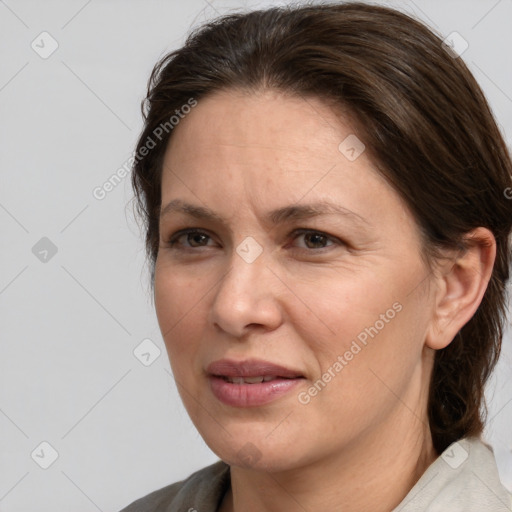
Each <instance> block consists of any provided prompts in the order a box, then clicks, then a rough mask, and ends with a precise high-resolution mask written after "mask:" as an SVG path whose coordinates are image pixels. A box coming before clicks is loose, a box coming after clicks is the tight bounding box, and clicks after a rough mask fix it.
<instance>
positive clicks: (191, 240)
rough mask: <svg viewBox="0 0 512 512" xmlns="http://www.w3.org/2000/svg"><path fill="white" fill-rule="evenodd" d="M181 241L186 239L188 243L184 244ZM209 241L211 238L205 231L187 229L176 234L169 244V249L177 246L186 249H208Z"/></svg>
mask: <svg viewBox="0 0 512 512" xmlns="http://www.w3.org/2000/svg"><path fill="white" fill-rule="evenodd" d="M181 239H184V240H185V241H186V243H185V244H184V243H183V241H180V240H181ZM209 239H210V236H209V235H207V234H206V233H205V232H204V231H198V230H195V229H188V230H187V229H186V230H182V231H178V232H177V233H174V234H173V235H172V236H171V238H170V239H169V241H168V242H167V244H168V246H169V247H174V246H176V245H180V246H183V247H185V248H196V247H207V243H208V240H209ZM187 244H189V245H187Z"/></svg>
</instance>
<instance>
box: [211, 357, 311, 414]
mask: <svg viewBox="0 0 512 512" xmlns="http://www.w3.org/2000/svg"><path fill="white" fill-rule="evenodd" d="M206 371H207V373H208V378H209V382H210V389H211V391H212V393H213V395H214V396H215V397H216V398H217V399H218V400H219V401H221V402H222V403H224V404H226V405H229V406H231V407H255V406H261V405H265V404H268V403H270V402H272V401H274V400H276V399H277V398H279V397H281V396H283V395H285V394H287V393H289V392H290V391H291V390H292V389H294V388H295V387H296V386H297V385H299V383H300V382H301V381H302V380H304V379H305V377H304V375H303V374H302V373H301V372H300V371H297V370H294V369H291V368H285V367H283V366H280V365H277V364H274V363H271V362H269V361H263V360H257V359H250V360H244V361H234V360H229V359H222V360H219V361H215V362H214V363H212V364H210V365H209V366H208V367H207V368H206Z"/></svg>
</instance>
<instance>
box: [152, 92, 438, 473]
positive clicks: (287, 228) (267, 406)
mask: <svg viewBox="0 0 512 512" xmlns="http://www.w3.org/2000/svg"><path fill="white" fill-rule="evenodd" d="M347 137H349V138H348V139H347ZM398 149H399V148H398ZM361 150H363V147H362V146H361V143H360V142H358V140H357V139H356V138H355V136H354V132H353V129H352V128H351V127H350V125H348V124H346V122H344V121H343V119H342V120H340V119H339V117H337V116H336V115H335V114H334V113H333V112H332V111H331V110H330V109H329V107H328V106H327V105H325V104H324V103H323V102H322V101H321V100H319V99H314V98H308V99H307V100H306V99H297V98H292V97H290V96H283V95H282V94H280V93H277V92H275V91H267V92H265V93H260V94H257V95H254V94H253V95H249V94H242V93H241V92H236V91H221V92H217V93H215V94H214V95H211V96H209V97H208V98H205V99H202V100H200V101H199V102H198V104H197V106H196V107H194V108H193V109H192V110H191V112H190V113H189V114H188V115H187V116H186V117H185V118H184V119H182V120H181V121H180V123H179V125H177V126H176V127H175V128H174V133H173V134H172V138H171V140H170V143H169V146H168V148H167V152H166V155H165V161H164V168H163V174H162V210H163V211H164V212H165V214H163V215H162V216H161V218H160V248H159V252H158V258H157V262H156V274H155V304H156V312H157V316H158V321H159V325H160V329H161V331H162V335H163V337H164V340H165V343H166V347H167V351H168V355H169V359H170V362H171V366H172V370H173V373H174V376H175V379H176V382H177V384H178V389H179V392H180V395H181V397H182V399H183V402H184V405H185V407H186V409H187V411H188V414H189V415H190V417H191V419H192V421H193V422H194V424H195V426H196V427H197V429H198V431H199V432H200V434H201V436H202V437H203V438H204V440H205V441H206V443H207V444H208V445H209V446H210V448H211V449H212V450H213V451H214V452H215V453H216V454H217V455H218V456H219V457H220V458H222V459H223V460H225V461H226V462H228V463H229V464H234V465H245V466H250V467H254V468H265V469H270V468H273V469H275V470H278V469H286V468H292V467H298V466H299V465H301V464H306V463H312V462H314V461H316V460H320V459H324V458H326V457H329V456H332V455H334V454H336V453H341V451H342V450H348V448H354V447H356V446H357V445H358V443H372V442H375V443H377V442H386V441H387V440H390V439H393V436H395V437H396V436H397V435H399V436H400V435H402V434H401V432H411V433H412V432H417V431H418V430H419V429H421V428H424V424H425V421H426V415H425V414H426V412H425V411H426V401H427V393H428V379H429V376H430V368H431V363H432V351H431V350H430V349H427V348H425V347H424V342H425V336H426V332H427V329H428V328H429V325H430V323H431V322H432V311H433V309H432V294H431V292H430V288H429V287H428V286H427V285H428V283H429V281H430V276H429V273H428V271H427V270H426V268H425V267H424V265H423V263H422V260H421V257H420V250H421V249H420V239H419V232H418V228H417V226H416V224H415V223H414V221H413V218H412V216H411V214H410V212H409V211H408V210H407V208H406V207H405V206H404V204H403V202H402V201H401V200H400V198H399V196H398V195H397V194H396V193H395V192H394V190H393V189H392V188H391V187H390V186H389V185H388V184H387V183H386V182H385V181H384V180H383V178H382V177H380V175H379V174H377V172H376V171H375V170H374V168H373V167H372V162H371V161H370V160H369V158H368V155H367V152H365V151H364V150H363V151H362V153H361ZM359 153H360V154H359ZM178 200H179V201H180V204H181V205H183V204H184V203H187V204H189V205H192V206H193V208H196V210H193V209H189V213H186V212H184V211H180V209H179V208H178V206H179V205H178V204H177V203H174V205H175V207H174V208H172V207H169V208H167V210H165V207H166V206H167V205H168V204H169V203H170V202H171V201H178ZM327 204H330V205H332V207H331V208H330V210H328V209H327V207H326V206H325V205H327ZM307 205H308V206H311V205H314V206H315V207H316V208H320V207H322V205H323V206H324V208H325V212H324V213H320V214H317V215H313V214H312V212H311V210H309V211H308V209H307V208H306V206H307ZM199 209H202V210H199ZM192 211H195V213H196V215H193V214H192ZM206 211H209V212H210V213H212V214H214V215H212V216H210V217H207V216H204V215H203V216H201V215H199V214H200V213H203V214H204V213H205V212H206ZM276 211H277V213H275V214H274V215H273V216H271V215H270V212H276ZM192 228H193V229H195V230H197V231H198V233H196V234H188V235H187V234H186V233H185V234H180V233H178V234H177V236H176V237H174V235H175V234H176V233H177V232H178V231H181V230H185V229H192ZM299 230H303V231H302V232H301V231H299ZM170 239H174V244H173V245H171V244H170V243H169V240H170ZM226 359H227V360H229V361H230V362H231V363H232V365H230V364H227V365H224V364H219V365H214V366H213V369H212V367H211V366H210V365H211V364H212V363H215V362H217V361H219V360H226ZM255 360H259V361H260V363H262V362H263V363H262V364H260V365H259V366H258V365H255V364H253V365H252V366H251V364H250V363H251V362H253V363H254V361H255ZM229 361H228V362H229ZM266 363H270V364H274V365H279V366H280V367H284V369H287V370H288V373H287V372H286V371H285V370H284V369H276V368H273V367H272V366H268V365H267V366H266ZM210 371H211V372H212V373H214V374H216V375H217V376H212V375H211V374H210ZM243 372H245V373H243ZM219 375H224V376H226V375H230V376H231V377H233V376H235V377H236V376H238V377H240V376H246V377H256V378H255V379H252V380H253V381H254V382H256V383H248V382H247V381H245V380H244V381H243V383H240V380H238V382H236V381H237V379H235V381H234V382H228V381H227V380H226V379H225V378H223V377H221V376H219ZM258 376H266V377H267V379H265V381H264V382H261V383H258V382H257V381H258V380H261V379H257V377H258ZM275 377H278V378H275ZM279 377H280V378H279ZM284 377H287V378H284ZM292 377H296V378H292ZM269 379H270V380H269ZM410 435H413V434H410ZM376 446H377V445H376Z"/></svg>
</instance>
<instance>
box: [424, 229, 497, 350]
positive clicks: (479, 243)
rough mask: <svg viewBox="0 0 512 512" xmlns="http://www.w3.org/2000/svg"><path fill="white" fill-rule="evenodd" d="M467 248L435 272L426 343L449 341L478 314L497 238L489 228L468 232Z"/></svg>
mask: <svg viewBox="0 0 512 512" xmlns="http://www.w3.org/2000/svg"><path fill="white" fill-rule="evenodd" d="M464 238H465V242H464V250H462V251H459V252H458V253H457V254H455V256H454V257H452V258H450V259H449V260H448V261H447V262H446V263H443V264H442V265H441V266H440V269H439V275H436V277H435V278H434V281H435V283H436V285H437V286H436V291H435V303H434V304H433V306H434V307H433V316H432V320H431V323H430V325H429V327H428V330H427V336H426V340H425V344H426V345H427V346H428V347H430V348H432V349H434V350H439V349H442V348H444V347H446V346H447V345H449V344H450V343H451V342H452V340H453V339H454V338H455V336H456V335H457V333H458V332H459V330H460V329H462V327H463V326H464V325H465V324H466V323H467V322H468V321H469V320H470V319H471V317H472V316H473V315H474V314H475V312H476V310H477V309H478V306H479V305H480V303H481V301H482V298H483V296H484V293H485V290H486V289H487V284H488V283H489V280H490V278H491V274H492V269H493V266H494V260H495V259H496V240H495V238H494V235H493V234H492V232H491V231H489V230H488V229H487V228H483V227H478V228H476V229H474V230H472V231H470V232H468V233H467V234H466V236H465V237H464Z"/></svg>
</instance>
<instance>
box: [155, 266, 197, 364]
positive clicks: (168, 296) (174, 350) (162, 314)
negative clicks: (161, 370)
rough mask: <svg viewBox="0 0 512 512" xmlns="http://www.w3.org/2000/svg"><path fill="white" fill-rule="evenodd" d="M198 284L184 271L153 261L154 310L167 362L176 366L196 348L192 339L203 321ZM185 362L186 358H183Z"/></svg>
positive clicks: (194, 338)
mask: <svg viewBox="0 0 512 512" xmlns="http://www.w3.org/2000/svg"><path fill="white" fill-rule="evenodd" d="M205 293H206V291H202V285H201V284H200V283H199V282H198V281H197V279H194V278H193V277H188V276H187V274H186V273H183V272H181V273H180V272H176V271H172V270H171V269H170V268H164V267H163V265H157V267H156V269H155V310H156V315H157V318H158V323H159V326H160V331H161V334H162V337H163V339H164V342H165V345H166V348H167V353H168V355H169V359H170V362H171V366H173V370H174V366H176V368H177V369H179V367H182V364H183V363H185V362H186V361H188V360H190V361H191V356H192V354H194V353H195V352H196V349H197V347H196V346H195V342H194V340H198V339H200V336H199V331H200V329H201V328H202V327H201V326H202V325H203V322H204V321H205V318H206V317H205V313H204V307H205V306H204V300H205V299H206V297H205ZM187 364H188V362H187Z"/></svg>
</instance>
